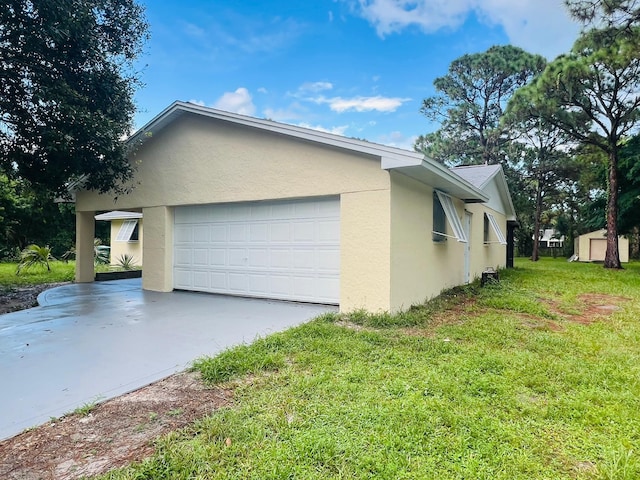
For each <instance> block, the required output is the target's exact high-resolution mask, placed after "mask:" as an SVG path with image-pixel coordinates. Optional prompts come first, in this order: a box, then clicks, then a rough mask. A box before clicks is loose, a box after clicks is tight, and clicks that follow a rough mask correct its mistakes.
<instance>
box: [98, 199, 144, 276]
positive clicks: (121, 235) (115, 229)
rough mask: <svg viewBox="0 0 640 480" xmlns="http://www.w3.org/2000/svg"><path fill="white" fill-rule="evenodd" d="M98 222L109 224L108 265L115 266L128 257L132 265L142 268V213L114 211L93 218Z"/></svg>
mask: <svg viewBox="0 0 640 480" xmlns="http://www.w3.org/2000/svg"><path fill="white" fill-rule="evenodd" d="M94 218H95V219H96V220H98V221H103V222H111V226H110V235H109V237H110V239H109V240H110V241H109V245H110V247H111V248H110V250H109V263H110V264H111V265H117V264H118V263H119V261H120V259H122V258H124V257H125V256H129V257H130V258H131V259H132V262H131V263H132V265H135V266H138V267H141V266H142V238H143V231H142V230H143V229H142V213H140V212H123V211H119V210H114V211H111V212H105V213H101V214H99V215H96V216H95V217H94Z"/></svg>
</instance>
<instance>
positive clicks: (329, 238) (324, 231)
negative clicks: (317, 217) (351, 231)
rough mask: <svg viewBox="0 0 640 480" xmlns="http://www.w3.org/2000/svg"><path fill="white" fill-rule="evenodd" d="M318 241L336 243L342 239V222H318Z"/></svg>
mask: <svg viewBox="0 0 640 480" xmlns="http://www.w3.org/2000/svg"><path fill="white" fill-rule="evenodd" d="M318 241H319V242H327V243H336V242H339V241H340V222H339V221H337V220H335V221H321V222H318Z"/></svg>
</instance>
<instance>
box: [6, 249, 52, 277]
mask: <svg viewBox="0 0 640 480" xmlns="http://www.w3.org/2000/svg"><path fill="white" fill-rule="evenodd" d="M51 260H55V258H53V255H51V248H49V246H48V245H47V246H46V247H40V246H39V245H35V244H33V245H29V246H28V247H27V248H25V249H24V250H22V252H21V253H20V261H19V262H18V268H17V269H16V275H20V273H21V272H22V271H23V270H27V269H29V268H31V267H34V266H41V267H47V271H49V272H50V271H51V266H50V265H49V262H50V261H51Z"/></svg>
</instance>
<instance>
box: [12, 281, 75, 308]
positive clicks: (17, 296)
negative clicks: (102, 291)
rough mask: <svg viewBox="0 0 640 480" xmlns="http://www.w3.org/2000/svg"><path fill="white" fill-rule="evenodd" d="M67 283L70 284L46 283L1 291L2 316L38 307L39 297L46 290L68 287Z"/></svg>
mask: <svg viewBox="0 0 640 480" xmlns="http://www.w3.org/2000/svg"><path fill="white" fill-rule="evenodd" d="M67 283H70V282H64V283H46V284H43V285H29V286H25V287H14V288H5V289H3V290H0V315H1V314H3V313H10V312H17V311H18V310H26V309H27V308H32V307H35V306H37V305H38V295H40V294H41V293H42V292H44V291H45V290H48V289H50V288H53V287H59V286H60V285H66V284H67Z"/></svg>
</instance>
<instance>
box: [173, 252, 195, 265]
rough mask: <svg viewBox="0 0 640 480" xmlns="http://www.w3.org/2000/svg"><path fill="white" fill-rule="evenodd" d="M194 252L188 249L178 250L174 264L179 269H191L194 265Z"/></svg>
mask: <svg viewBox="0 0 640 480" xmlns="http://www.w3.org/2000/svg"><path fill="white" fill-rule="evenodd" d="M192 253H193V250H191V249H187V248H178V249H176V251H175V255H174V262H175V265H176V266H177V267H182V266H186V267H189V266H191V264H192V260H191V256H192Z"/></svg>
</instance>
